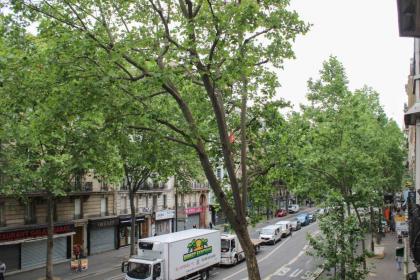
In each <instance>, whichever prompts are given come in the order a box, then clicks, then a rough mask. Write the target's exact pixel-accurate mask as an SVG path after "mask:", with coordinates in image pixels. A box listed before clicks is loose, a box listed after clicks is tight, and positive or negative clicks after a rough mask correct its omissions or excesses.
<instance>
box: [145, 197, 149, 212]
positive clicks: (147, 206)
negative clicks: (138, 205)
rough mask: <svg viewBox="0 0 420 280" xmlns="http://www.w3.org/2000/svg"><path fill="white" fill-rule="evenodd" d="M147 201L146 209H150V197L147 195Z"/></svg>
mask: <svg viewBox="0 0 420 280" xmlns="http://www.w3.org/2000/svg"><path fill="white" fill-rule="evenodd" d="M145 199H146V208H147V209H149V197H148V196H147V195H146V196H145Z"/></svg>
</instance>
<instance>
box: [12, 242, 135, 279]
mask: <svg viewBox="0 0 420 280" xmlns="http://www.w3.org/2000/svg"><path fill="white" fill-rule="evenodd" d="M129 250H130V248H129V247H124V248H120V249H118V250H113V251H109V252H106V253H102V254H98V255H93V256H89V257H88V260H89V268H88V269H87V270H85V271H82V272H74V271H71V270H70V261H67V262H64V263H60V264H56V265H54V276H55V277H57V278H58V279H62V280H72V279H89V276H90V275H94V274H96V273H98V272H100V273H106V272H107V271H112V270H115V269H116V268H117V267H121V262H122V261H123V259H124V258H125V257H127V256H128V255H129ZM43 277H45V268H40V269H35V270H31V271H27V272H21V273H17V274H14V275H10V276H7V275H6V280H27V279H31V280H32V279H33V280H36V279H40V278H43Z"/></svg>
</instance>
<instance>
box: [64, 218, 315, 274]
mask: <svg viewBox="0 0 420 280" xmlns="http://www.w3.org/2000/svg"><path fill="white" fill-rule="evenodd" d="M293 216H294V215H289V216H287V217H283V218H276V219H275V220H271V222H270V223H274V222H275V221H277V220H287V219H289V218H291V217H293ZM318 232H319V231H318V226H317V223H312V224H310V225H308V226H306V227H302V229H300V230H298V231H296V232H293V234H292V235H291V236H289V237H286V238H283V239H282V240H281V241H280V242H278V243H277V244H276V245H274V246H273V245H266V246H262V247H261V251H260V252H259V254H258V256H257V258H258V263H259V268H260V274H261V278H262V279H264V280H286V279H291V280H296V279H312V276H313V275H314V274H316V273H317V272H318V271H319V269H318V267H317V265H318V264H319V261H316V260H314V258H313V257H311V256H308V255H307V254H306V250H307V249H308V248H309V246H308V241H307V239H306V235H307V234H308V233H312V234H317V233H318ZM250 235H251V238H258V233H257V229H253V230H251V231H250ZM247 277H248V273H247V270H246V262H245V261H242V262H241V263H239V264H238V265H236V266H226V267H218V268H215V269H213V270H212V272H211V277H210V279H214V280H246V279H247ZM71 279H94V280H100V279H101V280H102V279H107V280H120V279H123V274H122V273H121V270H120V265H119V264H115V265H110V267H109V268H107V269H103V270H100V271H96V272H94V273H90V274H85V275H83V276H82V275H80V277H78V278H71Z"/></svg>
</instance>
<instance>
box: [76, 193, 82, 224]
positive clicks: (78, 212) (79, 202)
mask: <svg viewBox="0 0 420 280" xmlns="http://www.w3.org/2000/svg"><path fill="white" fill-rule="evenodd" d="M81 218H82V200H81V199H80V198H76V199H75V200H74V219H75V220H77V219H81Z"/></svg>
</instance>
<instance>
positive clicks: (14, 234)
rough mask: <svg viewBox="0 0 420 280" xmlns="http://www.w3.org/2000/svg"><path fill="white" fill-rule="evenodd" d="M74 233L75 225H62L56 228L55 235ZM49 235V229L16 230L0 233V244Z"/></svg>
mask: <svg viewBox="0 0 420 280" xmlns="http://www.w3.org/2000/svg"><path fill="white" fill-rule="evenodd" d="M73 231H74V225H62V226H55V227H54V233H55V234H63V233H69V232H73ZM47 235H48V229H47V227H41V228H36V229H22V230H15V231H9V232H0V242H6V241H14V240H19V239H27V238H39V237H44V236H47Z"/></svg>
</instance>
